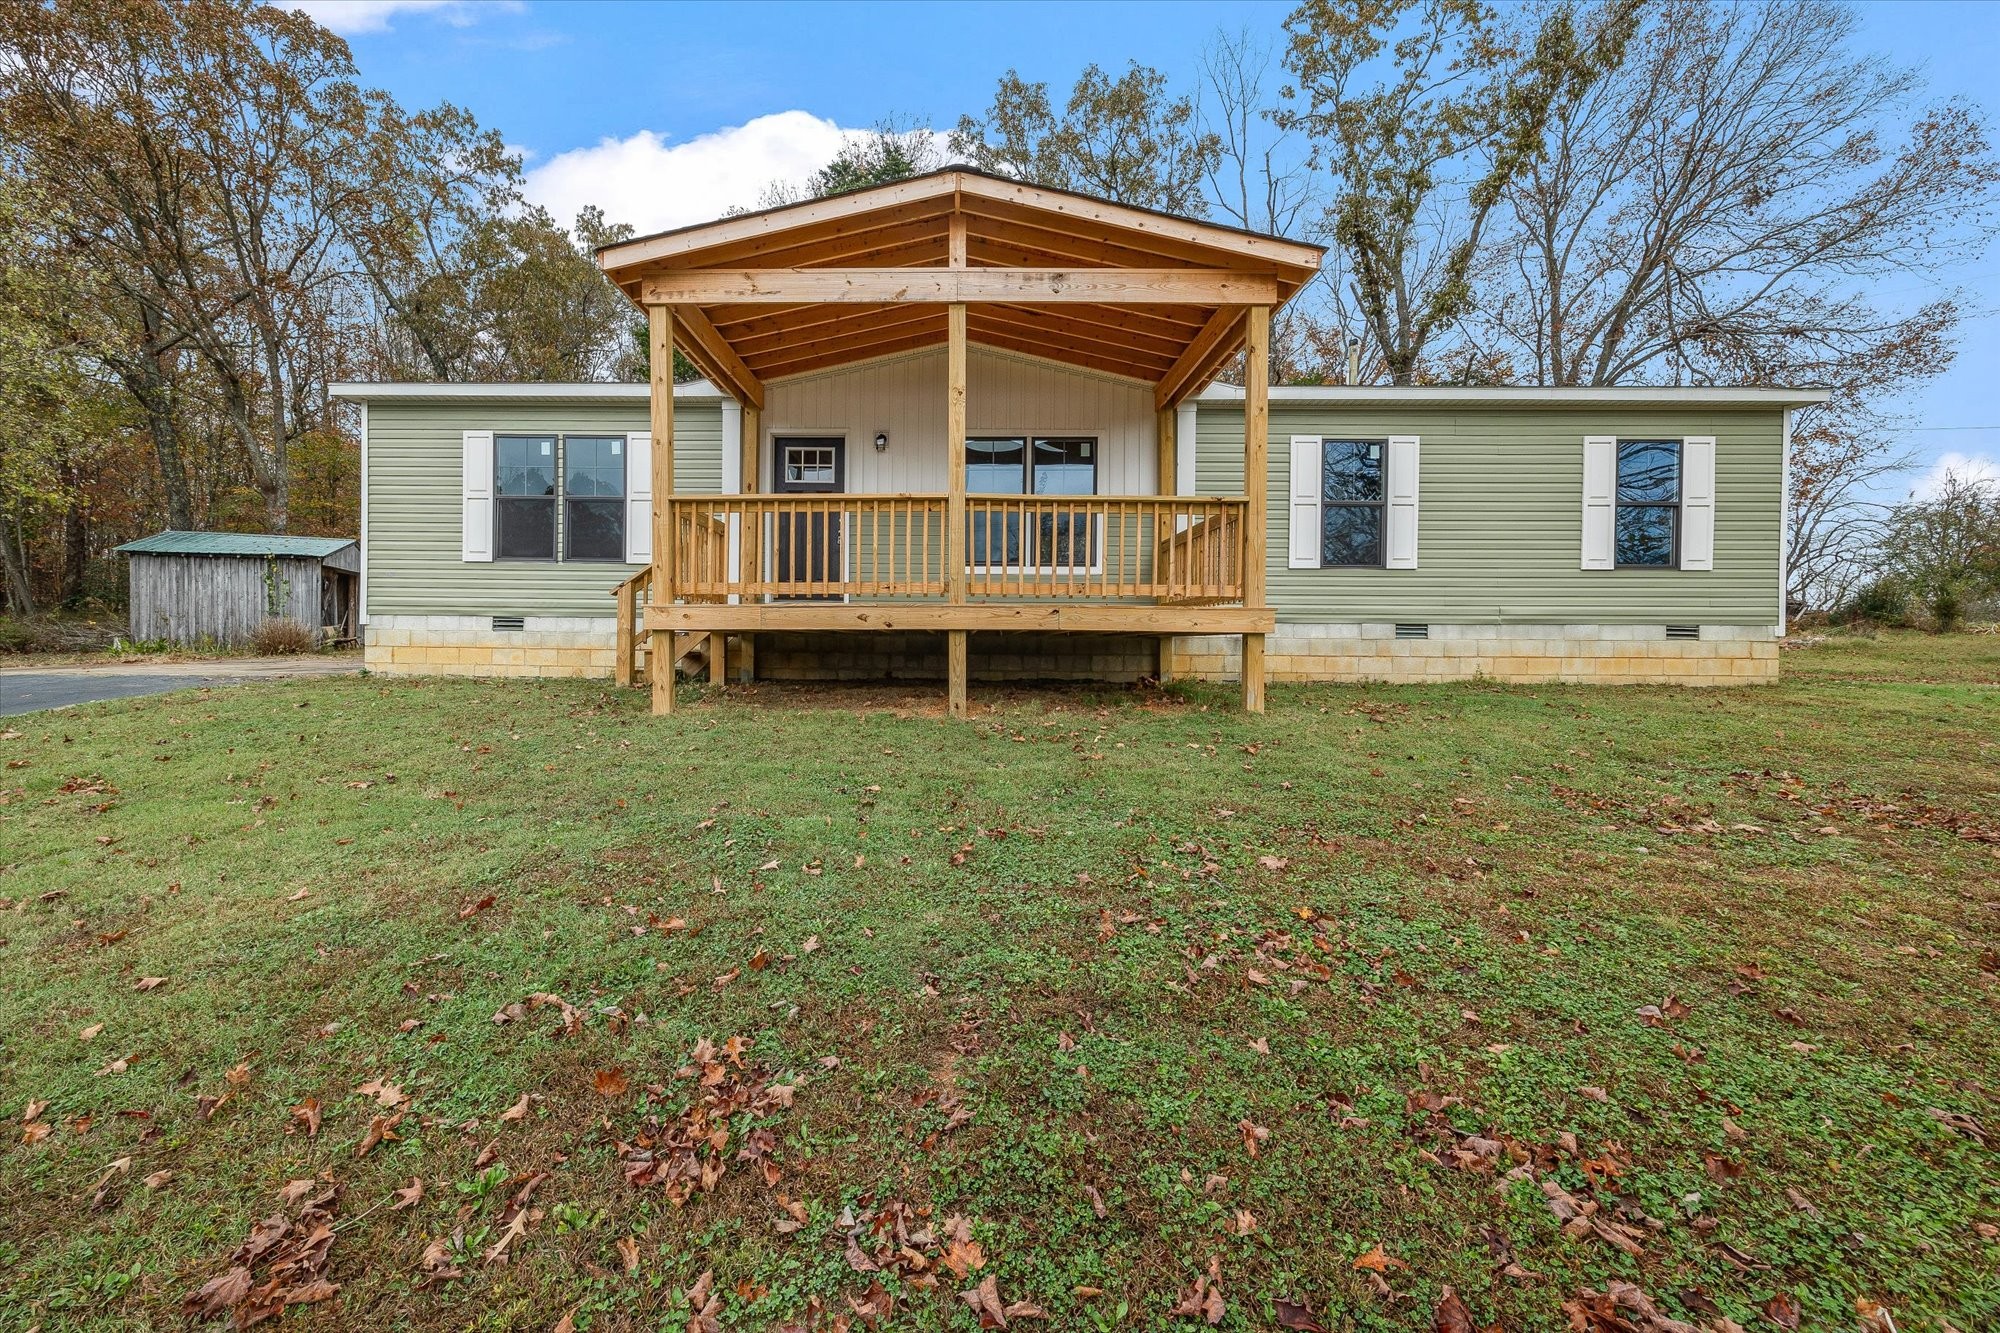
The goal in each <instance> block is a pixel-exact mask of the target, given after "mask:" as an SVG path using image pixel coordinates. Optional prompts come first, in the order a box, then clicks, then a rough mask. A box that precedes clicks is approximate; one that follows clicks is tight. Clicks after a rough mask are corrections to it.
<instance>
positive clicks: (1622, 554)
mask: <svg viewBox="0 0 2000 1333" xmlns="http://www.w3.org/2000/svg"><path fill="white" fill-rule="evenodd" d="M1680 520H1681V442H1680V441H1679V440H1620V441H1618V502H1617V511H1616V516H1615V520H1614V530H1615V534H1616V535H1615V537H1614V547H1613V549H1614V551H1615V553H1616V564H1617V567H1618V568H1620V569H1672V568H1674V567H1675V566H1676V565H1678V564H1679V563H1680V536H1681V522H1680Z"/></svg>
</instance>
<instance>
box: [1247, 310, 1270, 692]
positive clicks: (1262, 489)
mask: <svg viewBox="0 0 2000 1333" xmlns="http://www.w3.org/2000/svg"><path fill="white" fill-rule="evenodd" d="M1270 436H1271V308H1270V307H1269V306H1262V305H1253V306H1251V307H1250V309H1249V311H1248V318H1247V319H1246V320H1245V321H1244V339H1243V494H1244V495H1245V496H1247V497H1249V504H1248V506H1247V507H1246V509H1245V512H1244V515H1243V528H1244V532H1243V605H1244V606H1246V607H1254V608H1258V609H1261V608H1263V606H1264V605H1265V603H1266V601H1267V600H1268V597H1267V594H1266V592H1265V581H1266V570H1265V545H1266V539H1267V537H1268V536H1269V532H1270V523H1269V519H1268V515H1269V511H1270V501H1271V475H1270V465H1269V461H1268V458H1269V453H1270ZM1243 711H1244V712H1246V713H1261V712H1263V711H1264V636H1263V635H1261V634H1246V635H1244V636H1243Z"/></svg>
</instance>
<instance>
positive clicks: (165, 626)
mask: <svg viewBox="0 0 2000 1333" xmlns="http://www.w3.org/2000/svg"><path fill="white" fill-rule="evenodd" d="M271 619H288V620H296V621H298V622H299V623H300V624H303V625H308V626H312V627H314V628H317V627H318V625H319V623H320V562H319V561H317V560H307V559H299V558H297V557H289V556H271V557H264V556H239V555H200V556H196V555H134V556H133V557H132V611H131V630H132V637H133V638H135V639H143V640H167V641H169V642H172V643H201V642H203V641H208V642H211V643H218V644H227V645H230V646H240V645H242V644H245V643H248V642H249V641H250V638H251V636H252V635H254V634H255V633H256V632H257V627H258V626H260V625H262V624H263V623H264V622H265V621H266V620H271Z"/></svg>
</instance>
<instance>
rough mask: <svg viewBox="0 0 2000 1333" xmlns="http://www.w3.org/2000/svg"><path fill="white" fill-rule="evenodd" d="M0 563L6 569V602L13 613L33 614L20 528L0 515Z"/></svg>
mask: <svg viewBox="0 0 2000 1333" xmlns="http://www.w3.org/2000/svg"><path fill="white" fill-rule="evenodd" d="M0 565H4V566H5V567H6V571H7V588H6V592H7V604H8V606H9V607H10V608H11V609H12V610H13V612H14V614H15V615H19V616H31V615H33V614H35V590H34V586H33V585H32V584H31V583H30V582H29V581H28V558H27V555H26V553H25V552H23V551H22V550H21V530H20V528H19V526H18V525H16V524H14V523H12V522H9V521H8V519H7V518H6V516H5V515H0Z"/></svg>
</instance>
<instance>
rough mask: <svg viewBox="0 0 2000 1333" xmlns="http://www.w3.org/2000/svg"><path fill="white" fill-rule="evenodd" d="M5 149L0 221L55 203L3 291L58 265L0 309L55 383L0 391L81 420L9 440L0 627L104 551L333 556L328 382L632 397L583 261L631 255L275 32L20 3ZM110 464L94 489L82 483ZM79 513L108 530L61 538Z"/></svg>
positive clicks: (192, 4) (84, 1)
mask: <svg viewBox="0 0 2000 1333" xmlns="http://www.w3.org/2000/svg"><path fill="white" fill-rule="evenodd" d="M0 145H4V147H3V148H0V172H4V175H5V188H6V189H7V190H8V191H10V192H11V195H10V197H19V198H34V199H39V200H43V201H56V202H59V203H60V207H46V206H44V207H36V208H31V209H17V210H14V211H13V213H12V215H11V219H10V220H9V221H8V223H7V225H8V226H9V227H10V228H12V229H14V230H17V231H19V232H20V233H21V240H20V242H19V243H18V244H14V245H9V246H8V250H9V253H10V254H11V255H13V256H15V257H16V260H17V263H16V265H15V268H14V270H13V271H12V272H11V273H10V275H9V277H8V283H9V286H10V289H11V290H13V291H15V292H27V291H33V290H36V289H37V288H36V284H37V283H41V284H47V283H50V282H55V281H57V280H58V273H57V268H55V267H51V263H52V262H53V261H54V260H56V259H60V261H61V263H60V266H59V267H60V269H61V275H60V277H61V281H62V282H63V283H64V284H66V285H65V287H64V291H65V293H66V296H65V299H60V300H14V301H12V302H10V303H9V314H8V319H9V320H10V321H11V322H12V323H11V329H12V333H11V336H10V338H9V345H10V346H11V347H12V348H14V349H15V350H16V351H19V352H20V355H21V356H24V357H25V356H27V355H28V353H27V352H25V351H21V349H25V348H29V347H33V348H35V349H38V350H37V351H36V353H35V355H37V356H41V357H42V358H43V359H44V362H45V364H46V366H47V367H49V368H50V369H51V372H52V374H54V373H55V372H59V374H56V375H55V378H54V379H47V380H38V379H36V378H35V377H32V376H28V375H25V374H23V375H16V376H10V377H9V378H10V381H11V383H12V385H13V386H14V392H15V393H16V394H17V395H18V394H19V393H22V392H26V390H25V389H24V388H22V387H21V386H25V385H29V384H33V383H45V382H46V383H56V382H58V381H60V382H63V383H69V384H74V385H76V386H79V387H80V389H81V390H82V391H83V394H84V397H85V398H86V399H88V400H89V401H90V402H91V403H92V404H93V405H94V408H95V409H96V410H95V415H94V416H93V417H92V418H91V420H92V421H93V422H95V423H96V424H95V425H94V426H92V427H91V428H90V429H87V430H79V429H77V428H75V426H76V423H74V422H70V423H68V424H67V426H66V427H64V428H60V429H59V428H57V423H58V422H59V421H60V420H61V418H60V416H59V414H58V413H57V412H56V411H55V409H53V408H51V409H50V410H49V411H47V412H44V413H42V414H41V419H42V420H43V421H44V422H45V423H46V425H47V429H46V430H44V431H43V432H42V435H43V437H44V438H45V440H46V442H47V444H46V449H45V450H38V451H31V450H30V449H29V447H28V445H27V444H26V443H25V442H24V437H23V434H22V432H23V428H22V427H19V426H16V427H13V428H12V429H13V430H14V438H13V439H12V440H10V442H9V443H8V444H7V446H6V449H7V457H8V459H9V464H8V465H7V466H6V467H5V468H4V469H0V512H3V513H5V514H6V515H7V516H8V517H7V518H6V519H4V520H0V521H5V522H6V523H7V525H8V526H7V528H6V531H5V533H4V535H0V548H4V549H6V550H7V551H8V552H9V554H10V559H9V561H8V580H7V581H8V585H9V587H10V588H11V589H12V591H11V592H10V593H9V600H10V602H11V603H12V604H14V605H16V606H23V607H24V606H27V605H30V604H32V602H33V600H35V599H34V597H33V595H32V588H33V586H34V585H35V584H36V581H37V580H38V579H39V580H40V582H41V585H42V586H43V587H45V588H50V589H52V590H54V591H56V592H57V593H58V595H59V596H60V597H64V598H67V597H69V596H71V595H72V594H73V593H74V592H75V591H76V589H77V588H78V587H79V586H80V582H81V578H80V573H79V571H80V570H81V568H82V567H83V566H85V565H87V564H88V563H89V562H90V560H91V559H92V558H93V557H94V556H95V555H97V554H98V553H101V552H102V551H103V550H104V549H106V547H107V546H108V545H109V544H113V543H114V542H115V540H122V539H125V538H129V537H132V536H138V535H142V533H143V532H144V531H146V530H150V529H155V528H158V527H159V526H162V525H165V526H170V527H176V528H200V527H208V526H223V525H227V526H247V527H261V528H266V529H269V530H272V531H286V530H295V531H296V530H306V531H332V532H347V533H351V532H352V531H353V530H354V527H355V523H356V513H357V509H358V494H357V491H356V487H355V485H354V481H355V477H356V475H357V472H358V468H357V467H356V466H355V450H356V445H355V443H354V441H353V440H352V439H351V438H348V437H347V436H345V435H344V434H343V432H342V429H341V425H342V423H341V421H340V419H339V416H338V413H337V412H336V410H335V408H334V406H333V405H332V404H331V403H330V402H329V400H328V396H327V392H326V391H327V386H328V385H329V384H330V383H332V382H333V381H335V380H338V379H344V378H390V379H393V378H424V379H442V380H454V379H478V378H491V379H604V378H626V379H636V378H641V377H643V374H644V360H643V344H642V343H641V342H640V341H639V339H638V338H637V337H636V336H635V334H634V329H635V326H636V320H635V316H634V314H633V312H632V311H631V309H630V307H629V303H628V302H626V301H625V300H624V298H623V297H622V296H620V295H619V294H618V293H617V292H616V291H614V290H613V289H612V288H611V287H610V285H609V284H608V283H606V282H605V280H604V278H603V276H602V274H601V273H599V271H598V270H597V267H596V265H595V263H594V262H593V260H592V257H591V251H592V249H593V248H594V247H595V246H597V245H601V244H604V243H606V242H609V241H615V240H618V239H621V238H622V237H623V236H626V235H629V230H626V229H621V228H617V227H613V226H611V225H609V224H607V223H606V222H605V220H604V218H603V217H602V215H601V214H599V213H598V212H597V211H596V210H586V211H585V212H584V214H583V215H582V216H581V217H579V218H578V219H577V221H576V225H575V227H574V229H566V228H565V227H563V226H562V225H560V224H559V223H558V222H557V221H556V220H555V219H553V218H551V217H549V216H548V214H547V213H546V212H544V211H542V210H539V209H534V208H529V207H526V206H524V205H523V204H522V201H521V198H520V189H519V186H520V162H519V160H518V158H517V157H515V156H514V155H513V154H511V153H509V152H508V151H507V150H506V149H505V148H504V146H503V145H502V143H501V141H500V138H499V136H498V135H497V134H495V133H493V132H492V131H489V130H485V129H482V128H481V127H480V126H479V125H478V124H477V122H476V121H475V120H474V119H473V118H472V117H471V116H470V115H469V114H467V113H466V112H464V111H462V110H460V109H458V108H455V107H451V106H448V105H446V106H440V107H436V108H431V109H427V110H422V111H416V112H412V111H408V110H406V109H404V108H403V107H401V106H399V105H398V104H397V103H396V102H395V100H394V99H393V98H391V97H389V96H388V95H387V94H385V93H382V92H380V91H377V90H371V89H368V88H365V87H364V86H363V85H362V84H361V83H360V81H359V77H358V73H357V71H356V69H355V66H354V62H353V58H352V55H351V53H350V52H349V50H348V48H347V45H346V43H345V42H343V41H342V40H341V39H340V38H338V37H336V36H334V35H333V34H332V33H329V32H327V31H326V30H325V29H323V28H320V27H319V26H318V25H316V24H315V23H313V22H312V21H311V20H310V19H309V18H307V17H306V16H304V15H301V14H298V13H295V12H293V11H291V10H289V9H285V8H281V7H275V6H267V5H263V4H257V3H253V2H252V0H180V2H178V3H171V4H169V3H162V2H161V0H53V2H52V3H48V4H33V5H20V6H16V7H13V8H12V9H10V11H9V23H8V25H7V27H6V29H5V30H4V31H0ZM23 257H34V261H33V262H32V263H27V262H24V261H23ZM10 401H11V400H10ZM107 404H122V406H118V407H116V408H115V410H113V411H112V412H111V413H110V414H109V416H108V417H107V416H106V414H105V412H104V411H103V410H102V409H103V408H104V407H105V406H106V405H107ZM135 428H136V435H135ZM135 438H136V439H139V440H143V441H144V442H145V458H144V463H145V466H143V468H141V469H139V470H138V472H137V475H134V472H133V469H132V468H131V466H130V463H131V461H132V459H131V458H130V456H129V454H130V448H131V444H132V442H133V440H134V439H135ZM48 451H53V453H52V455H51V456H48V457H46V458H44V457H43V456H44V454H45V453H47V452H48ZM114 456H115V457H116V458H118V459H119V463H118V465H117V469H116V470H118V471H119V472H120V476H121V483H120V486H121V489H119V490H117V491H116V492H115V493H105V492H103V491H101V490H100V489H97V487H96V483H95V482H93V480H92V478H93V476H94V475H95V473H96V470H97V468H98V466H99V462H98V460H100V459H108V458H111V457H114ZM31 457H33V458H37V459H43V461H45V462H47V464H48V467H47V468H46V469H40V468H37V467H30V466H28V463H27V460H29V459H30V458H31ZM51 477H52V478H55V479H56V480H55V481H53V482H51V481H50V480H49V478H51ZM302 484H303V485H304V487H305V491H304V492H303V493H302V492H301V491H300V489H299V488H300V486H301V485H302ZM135 497H136V503H135ZM107 501H110V502H112V503H109V504H107V503H106V502H107ZM93 506H94V507H95V508H96V509H98V510H100V511H103V510H107V509H110V510H116V511H117V512H118V513H120V515H121V516H122V517H121V518H120V520H119V522H120V524H121V525H122V526H119V527H118V528H117V529H116V530H113V529H110V528H105V527H103V526H102V525H100V529H99V530H89V529H86V528H85V527H83V526H82V525H81V524H80V523H78V522H76V521H73V520H75V519H76V518H77V516H79V515H81V514H83V513H86V512H88V511H89V510H90V509H91V508H92V507H93ZM79 534H82V535H81V539H80V538H79Z"/></svg>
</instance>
